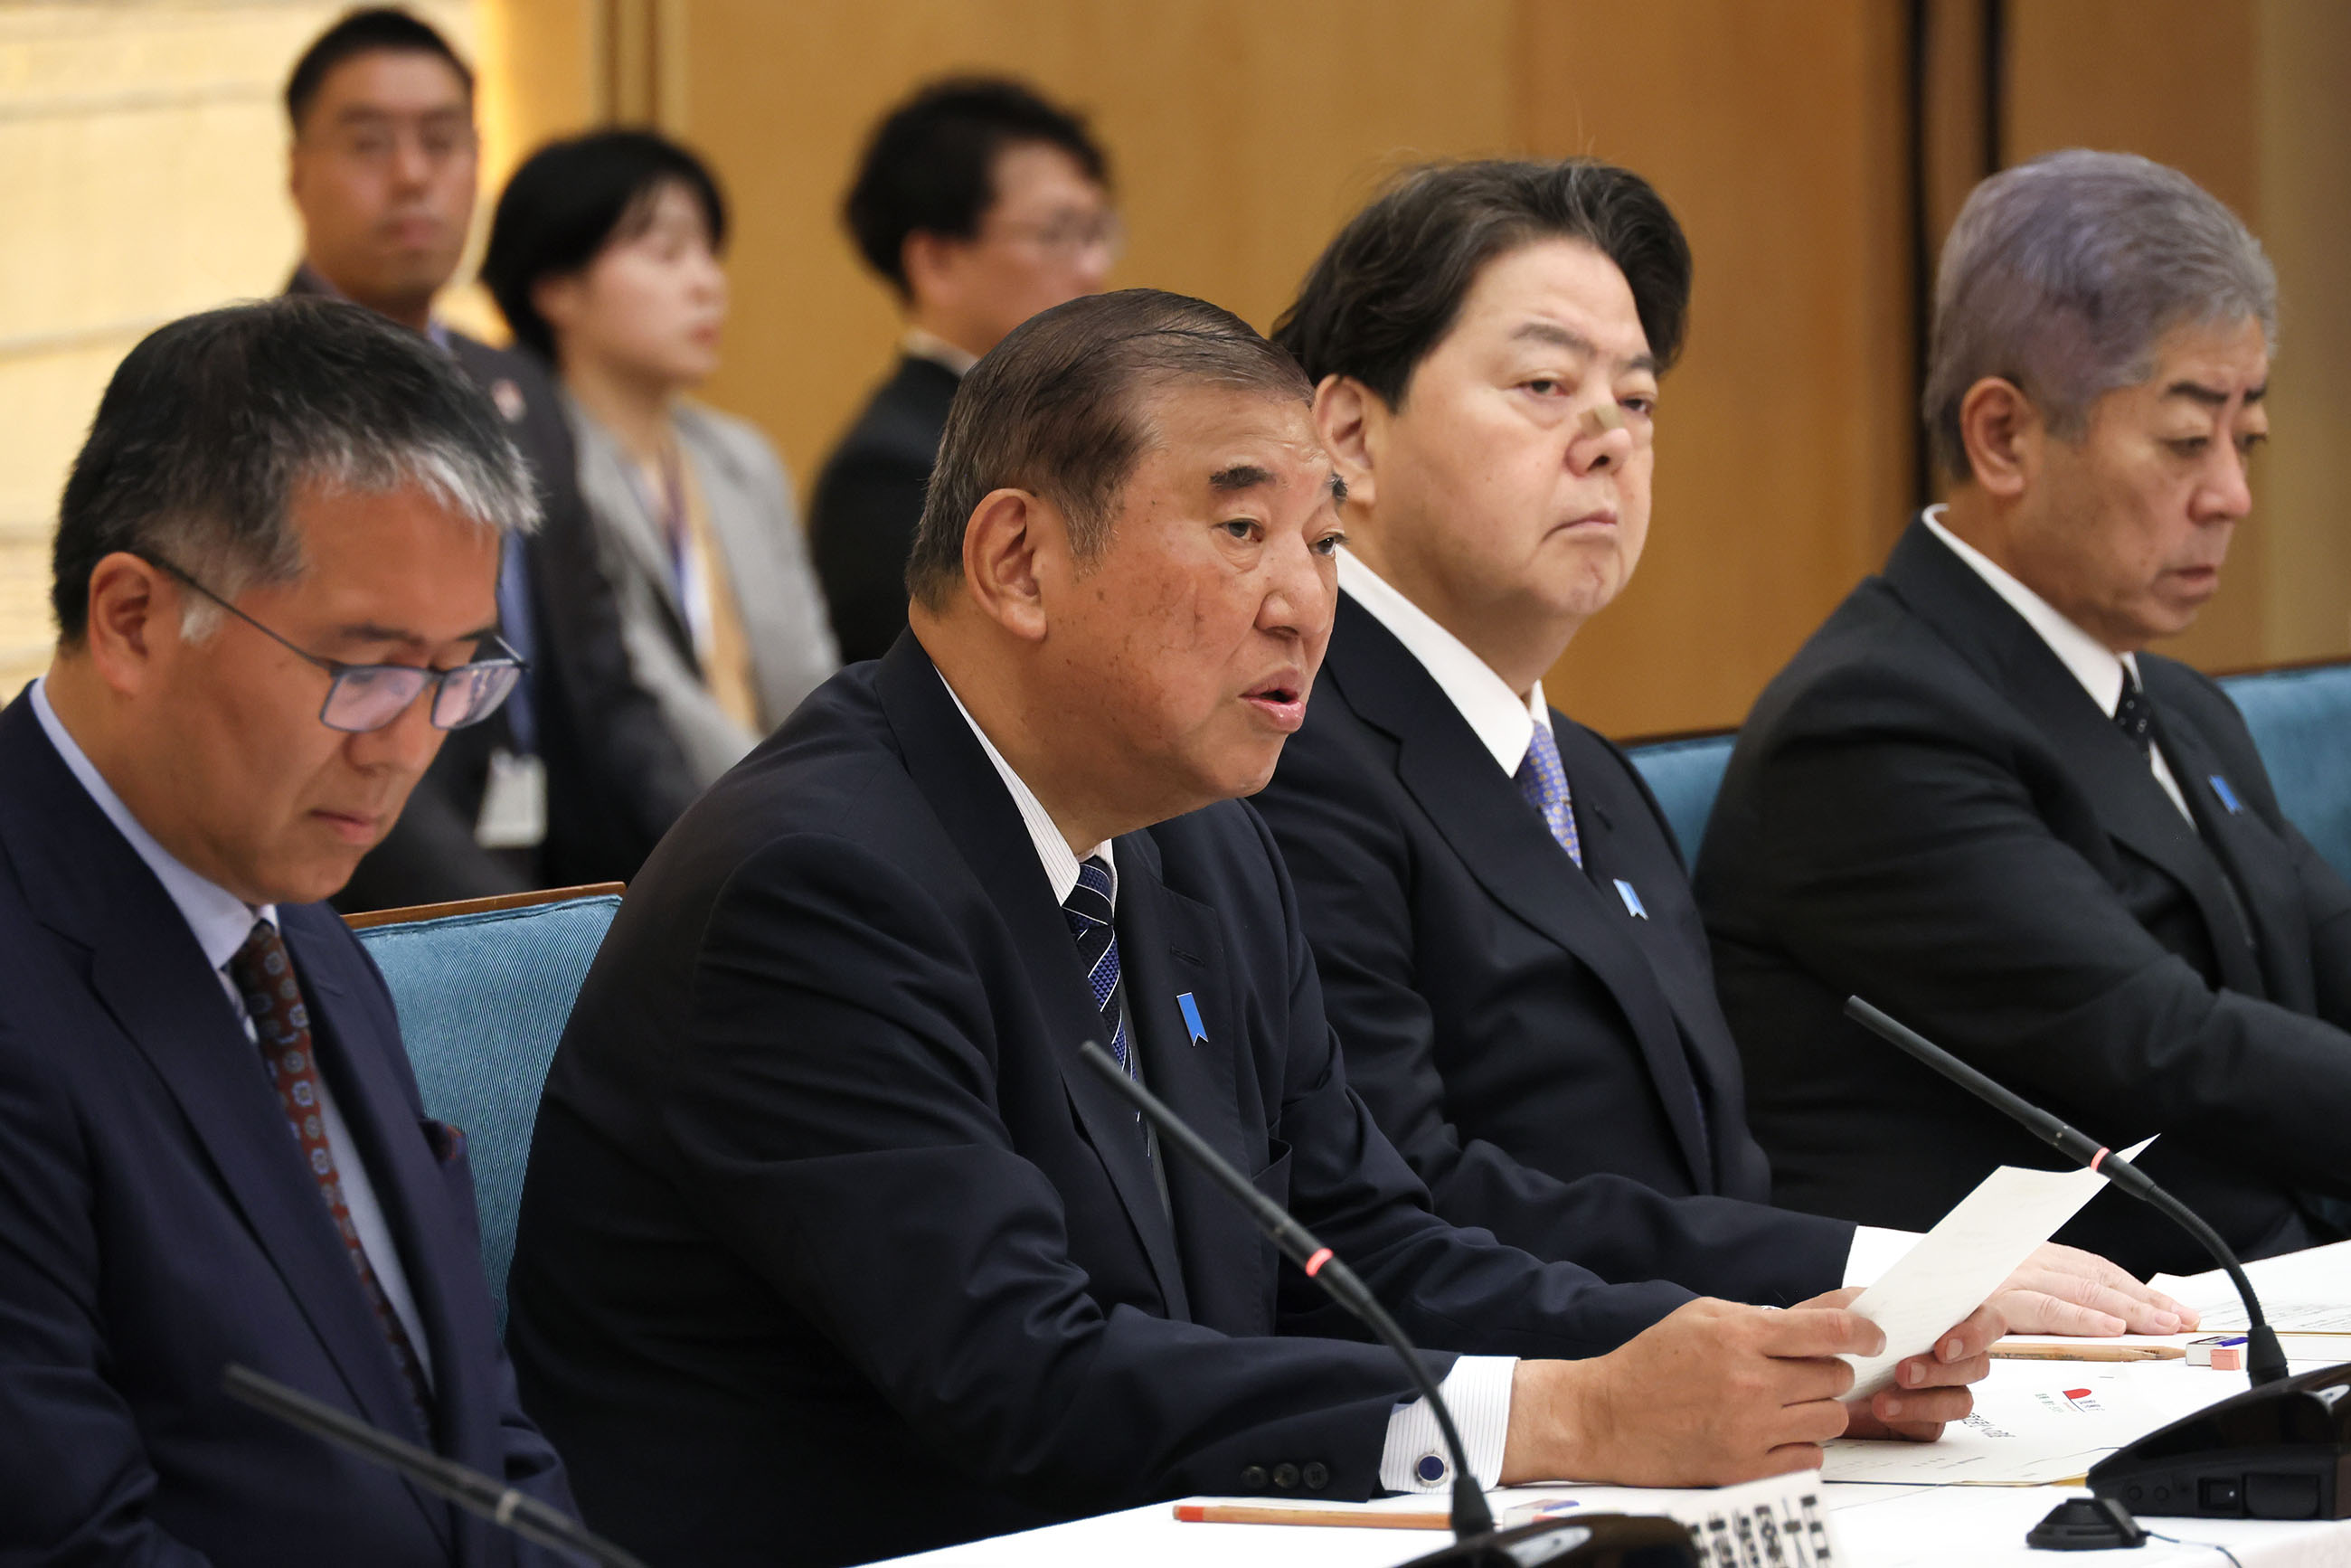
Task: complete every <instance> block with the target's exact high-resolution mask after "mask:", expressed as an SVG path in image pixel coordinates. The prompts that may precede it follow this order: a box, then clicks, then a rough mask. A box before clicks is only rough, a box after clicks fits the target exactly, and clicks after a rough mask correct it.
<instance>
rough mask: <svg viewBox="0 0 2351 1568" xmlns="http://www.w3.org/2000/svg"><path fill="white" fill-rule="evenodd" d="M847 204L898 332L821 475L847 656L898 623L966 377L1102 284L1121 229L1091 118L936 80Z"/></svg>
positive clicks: (823, 521) (980, 83)
mask: <svg viewBox="0 0 2351 1568" xmlns="http://www.w3.org/2000/svg"><path fill="white" fill-rule="evenodd" d="M844 215H845V216H846V218H847V220H848V223H849V231H850V234H851V236H852V238H854V239H855V241H856V242H857V249H858V253H859V254H860V255H861V256H863V257H864V258H865V262H866V265H868V266H869V267H872V269H873V270H874V272H875V273H877V274H879V275H880V277H882V278H883V281H884V282H886V283H888V284H889V286H890V288H891V291H892V292H893V293H894V294H895V295H896V296H897V298H898V303H899V307H900V308H901V309H902V310H903V311H904V316H905V320H906V332H905V336H904V340H902V341H901V343H900V345H899V347H900V354H899V359H898V366H897V369H896V370H895V371H893V372H892V373H891V376H890V379H889V380H888V381H886V382H883V383H882V385H881V387H880V388H879V389H877V390H876V391H875V392H874V393H873V397H872V401H871V402H868V403H867V404H866V406H865V411H864V412H863V413H861V414H860V415H859V416H858V418H857V421H856V423H853V424H852V425H851V426H850V428H849V434H846V435H844V436H843V437H841V444H840V445H839V446H837V447H835V448H834V449H833V453H832V455H831V457H830V458H828V459H827V460H826V462H825V465H824V468H823V470H822V472H820V474H819V475H818V476H817V482H816V493H815V497H814V498H813V500H812V502H811V504H810V527H811V528H813V530H814V533H815V539H814V544H815V549H816V564H817V571H818V574H819V575H820V577H821V579H822V580H823V582H824V591H825V597H826V600H827V601H828V602H829V603H830V605H831V612H832V629H833V634H834V635H835V636H836V637H838V638H839V639H840V641H841V657H842V658H844V659H849V660H857V659H878V658H880V657H881V656H882V655H883V653H887V652H888V651H889V648H890V644H891V643H892V642H893V641H894V640H895V639H896V638H897V635H898V633H899V632H902V631H904V630H905V626H906V582H905V573H906V557H907V554H908V552H909V551H910V550H911V549H913V548H914V525H915V524H916V522H918V521H919V520H920V519H921V517H922V515H923V487H924V486H925V485H926V484H928V483H929V482H930V477H931V463H932V460H933V459H934V458H935V456H936V455H937V453H938V447H939V434H940V433H941V432H942V431H944V430H945V429H946V423H947V404H949V403H950V402H954V401H955V393H956V385H957V383H958V382H961V381H962V379H963V374H964V372H965V371H967V370H969V369H970V368H971V366H972V362H973V361H976V360H977V359H978V358H979V356H980V355H982V354H985V353H986V352H987V350H990V349H992V348H994V347H995V346H996V344H997V342H998V340H1000V339H1002V338H1003V336H1004V335H1005V334H1006V333H1007V332H1009V331H1011V330H1012V329H1013V328H1015V327H1018V326H1019V325H1020V323H1021V322H1023V321H1026V320H1027V319H1029V317H1031V316H1034V315H1035V314H1037V312H1039V311H1040V310H1046V309H1050V308H1052V307H1053V306H1056V305H1059V304H1061V302H1062V301H1064V300H1067V299H1074V298H1077V297H1078V296H1080V295H1081V294H1092V293H1095V292H1097V291H1098V290H1099V289H1100V288H1101V287H1102V281H1103V279H1104V278H1105V277H1108V276H1109V273H1110V268H1111V263H1112V262H1113V260H1115V259H1116V257H1117V253H1118V240H1119V231H1118V219H1117V217H1116V215H1115V214H1113V212H1112V210H1111V194H1110V163H1109V161H1108V159H1106V158H1105V157H1104V156H1103V154H1102V148H1101V147H1100V146H1098V145H1097V144H1096V143H1095V141H1094V140H1093V138H1092V135H1091V134H1090V133H1089V131H1087V128H1086V124H1085V122H1084V120H1081V119H1080V118H1079V117H1078V116H1077V115H1076V114H1074V113H1072V112H1071V111H1070V110H1065V109H1061V108H1060V107H1057V106H1056V105H1054V104H1051V103H1049V102H1047V101H1046V100H1045V99H1041V98H1040V97H1038V96H1037V94H1035V93H1034V92H1032V91H1030V90H1029V89H1028V88H1026V87H1023V86H1022V85H1020V84H1019V82H1013V81H999V80H990V79H986V78H959V79H954V80H948V81H943V82H937V83H935V84H933V85H932V86H929V87H926V88H925V89H922V90H921V91H920V92H917V93H916V94H915V95H914V97H913V98H911V99H908V100H907V101H906V102H905V103H904V104H902V105H900V106H899V107H898V108H897V109H896V110H893V111H892V112H891V114H890V116H889V117H888V118H887V119H885V120H883V122H882V124H881V125H880V127H879V128H877V129H876V130H875V131H874V133H873V140H872V143H871V144H870V145H869V146H868V147H867V148H866V152H865V161H864V162H863V163H862V164H861V165H860V166H859V169H858V172H857V179H856V183H854V184H852V186H851V187H850V191H849V197H848V201H847V203H846V211H845V214H844Z"/></svg>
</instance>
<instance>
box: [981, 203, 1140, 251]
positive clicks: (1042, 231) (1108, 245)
mask: <svg viewBox="0 0 2351 1568" xmlns="http://www.w3.org/2000/svg"><path fill="white" fill-rule="evenodd" d="M993 232H995V233H996V234H998V235H1004V236H1005V237H1007V238H1008V239H1019V240H1026V241H1027V242H1029V244H1030V245H1033V246H1036V247H1037V248H1038V249H1040V250H1041V251H1043V252H1045V253H1046V254H1047V255H1048V256H1051V257H1052V258H1053V259H1054V260H1056V261H1071V260H1074V259H1075V258H1076V257H1078V256H1082V255H1084V254H1086V253H1087V252H1089V251H1101V252H1102V253H1103V254H1104V255H1106V256H1108V257H1109V258H1110V259H1111V260H1113V261H1115V260H1117V259H1118V255H1119V252H1120V251H1121V250H1122V249H1123V248H1124V247H1125V245H1126V230H1125V228H1124V227H1123V225H1121V224H1120V223H1119V221H1118V214H1115V213H1065V214H1062V215H1061V216H1059V217H1056V218H1054V219H1052V220H1051V221H1050V222H1048V223H1041V224H1021V223H1001V224H997V225H993Z"/></svg>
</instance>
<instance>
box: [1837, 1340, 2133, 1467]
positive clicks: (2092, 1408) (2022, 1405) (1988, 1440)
mask: <svg viewBox="0 0 2351 1568" xmlns="http://www.w3.org/2000/svg"><path fill="white" fill-rule="evenodd" d="M2027 1366H2029V1367H2030V1368H2031V1370H2029V1371H2028V1370H2025V1368H2026V1367H2027ZM2002 1370H2003V1372H2004V1373H2005V1374H2007V1375H2001V1376H1995V1377H1993V1378H1991V1379H1990V1380H1988V1381H1986V1382H1983V1383H1979V1384H1977V1385H1976V1387H1975V1396H1976V1407H1975V1409H1974V1411H1973V1412H1972V1413H1970V1415H1969V1416H1966V1417H1965V1418H1964V1419H1962V1420H1958V1421H1953V1422H1951V1423H1950V1424H1949V1425H1948V1426H1946V1427H1944V1428H1943V1435H1942V1437H1939V1438H1938V1439H1937V1440H1936V1441H1934V1442H1932V1443H1899V1442H1874V1441H1869V1440H1865V1439H1862V1438H1856V1437H1839V1438H1837V1439H1836V1440H1835V1441H1834V1442H1832V1443H1831V1444H1829V1446H1828V1458H1827V1462H1826V1463H1825V1464H1824V1465H1823V1467H1822V1469H1821V1476H1822V1479H1824V1480H1832V1481H1877V1482H1909V1483H1914V1484H1916V1483H1926V1484H1930V1485H1938V1486H1949V1485H1954V1484H1958V1485H1968V1486H2046V1485H2049V1484H2050V1483H2052V1482H2054V1481H2063V1480H2070V1479H2073V1478H2074V1477H2075V1476H2078V1475H2081V1474H2083V1473H2084V1472H2085V1471H2086V1470H2088V1469H2089V1468H2090V1467H2091V1466H2092V1465H2095V1464H2096V1463H2097V1462H2098V1461H2099V1460H2100V1459H2103V1458H2105V1457H2106V1456H2107V1455H2108V1454H2111V1453H2113V1452H2114V1451H2115V1450H2116V1448H2121V1447H2122V1446H2123V1445H2124V1444H2126V1443H2129V1442H2133V1441H2136V1440H2137V1438H2139V1437H2144V1436H2145V1435H2146V1434H2147V1433H2148V1432H2151V1431H2153V1430H2154V1429H2155V1428H2156V1427H2160V1426H2162V1425H2163V1424H2164V1416H2163V1413H2162V1412H2161V1411H2160V1410H2158V1409H2157V1408H2156V1407H2155V1406H2152V1405H2150V1404H2148V1403H2147V1400H2146V1399H2145V1398H2144V1397H2143V1396H2140V1395H2139V1394H2138V1393H2137V1391H2136V1390H2135V1389H2134V1388H2133V1386H2132V1384H2131V1380H2130V1378H2129V1377H2128V1375H2126V1374H2125V1373H2124V1372H2123V1371H2122V1370H2121V1369H2119V1368H2117V1367H2110V1366H2109V1367H2090V1366H2085V1365H2079V1364H2072V1365H2068V1364H2062V1363H2050V1364H2018V1365H2014V1366H2011V1367H2006V1368H2003V1369H2002Z"/></svg>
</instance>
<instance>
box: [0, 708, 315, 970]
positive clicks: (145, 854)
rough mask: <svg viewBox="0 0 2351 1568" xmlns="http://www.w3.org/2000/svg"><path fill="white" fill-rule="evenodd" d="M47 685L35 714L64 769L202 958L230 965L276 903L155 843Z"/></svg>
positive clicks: (270, 917) (273, 915)
mask: <svg viewBox="0 0 2351 1568" xmlns="http://www.w3.org/2000/svg"><path fill="white" fill-rule="evenodd" d="M47 685H48V680H47V676H43V677H42V678H41V679H39V680H37V681H35V682H34V683H33V714H34V716H35V717H37V718H38V719H39V720H40V721H41V731H42V733H43V734H45V735H47V737H49V744H50V745H51V746H53V747H57V756H58V757H59V758H63V759H64V762H65V765H66V770H67V771H68V772H69V773H71V774H72V775H73V776H74V778H75V779H77V780H78V782H79V783H80V785H81V787H82V789H85V790H86V791H88V792H89V798H90V799H91V800H94V801H96V802H97V803H98V809H99V810H101V811H103V812H105V813H106V820H107V821H110V822H112V823H113V824H114V829H115V831H117V832H119V833H120V834H121V835H122V836H123V837H124V838H125V839H127V840H129V841H130V842H131V848H132V849H133V850H134V851H136V852H138V855H139V858H140V859H141V860H142V861H144V862H146V863H147V869H148V870H149V871H152V872H153V873H155V880H156V881H158V882H160V883H162V884H163V891H164V892H165V893H166V894H170V895H171V899H172V906H173V907H174V908H176V909H178V910H179V912H180V918H181V919H183V920H184V921H186V922H187V923H188V929H189V931H190V932H192V933H193V934H194V936H195V938H196V946H198V947H200V948H202V949H203V950H204V962H205V963H207V964H210V965H211V966H212V967H214V968H215V969H219V968H225V967H227V965H228V961H229V960H230V959H231V958H233V957H235V956H236V951H237V949H238V948H240V947H242V946H245V943H246V937H248V936H252V935H253V923H254V922H255V921H256V920H266V921H268V922H269V923H270V924H271V925H277V905H276V904H263V905H262V906H261V907H260V908H259V909H256V908H254V907H253V906H252V905H251V904H247V903H246V902H245V900H243V899H241V898H239V897H237V895H236V894H233V893H231V892H229V891H228V890H227V889H226V888H225V887H222V886H220V885H219V884H218V883H212V882H207V881H205V880H204V878H203V877H201V876H198V875H197V874H196V873H194V872H192V871H190V870H189V869H188V868H187V867H186V866H185V865H183V864H182V863H181V862H180V860H179V858H178V857H177V856H175V855H174V854H172V852H171V851H169V850H167V849H165V848H164V847H163V846H162V844H160V843H157V842H156V841H155V835H154V834H152V833H151V832H149V831H147V830H146V829H145V828H144V827H141V825H140V822H139V819H138V818H136V817H134V816H132V815H131V808H130V807H128V806H126V805H124V804H123V803H122V797H121V796H120V795H118V794H116V793H115V792H114V787H113V786H112V785H110V784H109V783H107V781H106V778H105V775H103V774H101V773H99V770H98V767H97V765H96V764H95V763H93V762H91V761H90V759H89V754H88V753H86V752H85V751H83V750H82V748H81V747H80V746H79V745H78V744H77V743H76V741H75V740H74V737H72V735H70V734H69V733H68V731H67V729H66V727H65V724H64V722H63V721H62V720H60V719H59V718H58V717H57V709H55V708H53V707H51V706H49V694H48V692H47V689H46V688H47Z"/></svg>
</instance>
